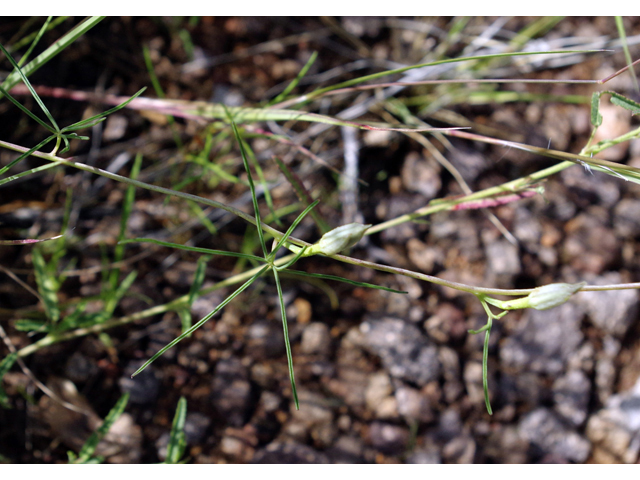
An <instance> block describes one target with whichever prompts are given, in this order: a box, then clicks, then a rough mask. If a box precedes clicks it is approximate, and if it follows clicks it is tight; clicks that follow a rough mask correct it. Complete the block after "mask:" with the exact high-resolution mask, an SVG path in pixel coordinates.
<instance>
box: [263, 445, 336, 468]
mask: <svg viewBox="0 0 640 480" xmlns="http://www.w3.org/2000/svg"><path fill="white" fill-rule="evenodd" d="M252 463H265V464H318V463H329V459H328V458H327V456H326V455H325V454H324V453H321V452H318V451H317V450H314V449H313V448H311V447H308V446H306V445H302V444H300V443H297V442H290V443H282V442H273V443H270V444H269V445H267V446H266V447H265V448H263V449H261V450H258V451H257V452H256V453H255V455H254V457H253V460H252Z"/></svg>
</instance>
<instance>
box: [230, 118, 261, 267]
mask: <svg viewBox="0 0 640 480" xmlns="http://www.w3.org/2000/svg"><path fill="white" fill-rule="evenodd" d="M227 115H228V118H229V121H230V122H231V128H232V129H233V134H234V136H235V137H236V141H237V142H238V145H239V146H240V155H241V156H242V163H243V164H244V169H245V170H246V172H247V178H248V180H249V188H250V189H251V199H252V200H253V210H254V212H255V218H256V226H257V227H258V237H260V245H262V253H263V254H264V256H265V258H266V257H267V256H268V251H267V244H266V243H265V241H264V233H263V232H262V222H261V221H260V208H259V206H258V197H256V187H255V185H254V184H253V178H252V177H251V168H249V161H248V160H247V154H246V152H245V149H244V142H243V140H242V137H241V136H240V132H239V131H238V127H237V125H236V122H235V121H234V119H233V117H232V116H231V114H230V113H229V111H228V110H227Z"/></svg>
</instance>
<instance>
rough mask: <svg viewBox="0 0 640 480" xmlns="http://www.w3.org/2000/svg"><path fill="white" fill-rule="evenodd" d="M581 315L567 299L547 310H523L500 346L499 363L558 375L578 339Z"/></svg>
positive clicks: (578, 343) (574, 348)
mask: <svg viewBox="0 0 640 480" xmlns="http://www.w3.org/2000/svg"><path fill="white" fill-rule="evenodd" d="M581 318H582V315H581V312H580V310H579V309H578V308H577V307H576V306H575V305H574V304H573V303H572V302H571V301H569V302H567V303H565V304H563V305H561V306H559V307H556V308H553V309H551V310H543V311H539V310H531V309H528V310H526V311H525V313H524V315H523V319H522V321H521V324H520V327H519V328H518V330H517V331H516V333H515V334H514V335H512V336H511V337H509V338H507V339H505V341H504V343H503V345H502V346H501V348H500V361H501V363H502V364H503V365H504V366H506V367H509V368H516V369H518V370H528V371H533V372H537V373H545V374H549V375H560V374H561V373H562V372H563V371H564V366H565V363H566V362H567V360H568V359H569V358H570V356H571V355H572V354H573V353H574V351H575V350H576V349H577V348H578V346H579V345H580V343H581V342H582V339H583V335H582V332H581V331H580V320H581Z"/></svg>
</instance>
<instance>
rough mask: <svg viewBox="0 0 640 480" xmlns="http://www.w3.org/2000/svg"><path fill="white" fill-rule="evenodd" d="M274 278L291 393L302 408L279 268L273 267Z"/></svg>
mask: <svg viewBox="0 0 640 480" xmlns="http://www.w3.org/2000/svg"><path fill="white" fill-rule="evenodd" d="M273 278H274V279H275V281H276V288H277V289H278V300H279V301H280V315H281V316H282V333H283V334H284V346H285V349H286V351H287V365H288V367H289V380H290V381H291V394H292V395H293V401H294V402H295V404H296V410H300V402H299V401H298V391H297V390H296V378H295V375H294V373H293V356H292V355H291V343H290V342H289V326H288V325H287V312H286V308H285V306H284V297H283V295H282V286H281V285H280V277H279V276H278V270H276V269H275V268H274V269H273Z"/></svg>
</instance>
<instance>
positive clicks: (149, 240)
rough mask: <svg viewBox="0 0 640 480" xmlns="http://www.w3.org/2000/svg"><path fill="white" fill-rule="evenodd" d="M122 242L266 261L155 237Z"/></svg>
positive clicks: (244, 254)
mask: <svg viewBox="0 0 640 480" xmlns="http://www.w3.org/2000/svg"><path fill="white" fill-rule="evenodd" d="M120 243H121V244H127V243H154V244H156V245H162V246H163V247H171V248H177V249H178V250H186V251H188V252H198V253H206V254H208V255H222V256H225V257H240V258H246V259H249V260H255V261H257V262H262V263H264V262H265V261H266V260H265V259H264V258H262V257H257V256H255V255H249V254H247V253H238V252H227V251H226V250H212V249H210V248H201V247H191V246H189V245H180V244H179V243H171V242H163V241H162V240H156V239H155V238H130V239H127V240H122V241H121V242H120Z"/></svg>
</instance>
